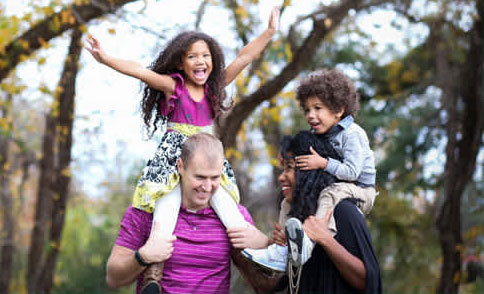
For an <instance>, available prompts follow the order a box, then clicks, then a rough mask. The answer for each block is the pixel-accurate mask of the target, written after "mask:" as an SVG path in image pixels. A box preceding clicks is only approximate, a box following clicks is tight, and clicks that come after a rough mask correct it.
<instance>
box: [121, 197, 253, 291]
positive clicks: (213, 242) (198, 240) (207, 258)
mask: <svg viewBox="0 0 484 294" xmlns="http://www.w3.org/2000/svg"><path fill="white" fill-rule="evenodd" d="M239 210H240V212H241V213H242V215H243V216H244V218H245V220H246V221H248V222H250V223H251V224H253V221H252V218H251V217H250V214H249V212H248V211H247V209H246V208H245V207H243V206H241V205H239ZM152 218H153V215H152V214H151V213H148V212H145V211H142V210H139V209H136V208H133V207H131V206H130V207H129V208H128V209H127V211H126V213H125V214H124V216H123V219H122V220H121V229H120V231H119V235H118V239H117V240H116V244H117V245H119V246H123V247H126V248H129V249H131V250H133V251H135V250H137V249H139V248H140V247H141V246H143V245H144V244H145V243H146V240H147V239H148V237H149V235H150V229H151V223H152ZM174 234H175V235H176V237H177V239H176V241H175V243H174V251H173V254H172V256H171V258H170V259H168V260H167V261H166V262H165V266H164V269H163V280H162V283H161V285H162V287H163V290H162V292H163V293H220V294H227V293H229V290H230V254H231V249H232V246H231V244H230V241H229V239H228V237H227V232H226V229H225V227H224V225H223V224H222V222H221V221H220V219H219V218H218V216H217V215H216V214H215V211H214V210H213V209H212V208H210V207H208V208H204V209H201V210H199V211H197V212H196V213H194V212H190V211H188V210H186V209H185V208H183V207H181V208H180V213H179V214H178V220H177V223H176V227H175V232H174ZM141 278H142V274H141V275H140V276H139V277H138V282H137V287H136V293H137V294H139V293H140V292H141Z"/></svg>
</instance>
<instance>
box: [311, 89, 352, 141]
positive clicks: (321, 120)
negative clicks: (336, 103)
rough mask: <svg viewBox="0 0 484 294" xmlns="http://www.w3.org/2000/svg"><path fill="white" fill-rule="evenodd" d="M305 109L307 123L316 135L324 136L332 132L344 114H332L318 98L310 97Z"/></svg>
mask: <svg viewBox="0 0 484 294" xmlns="http://www.w3.org/2000/svg"><path fill="white" fill-rule="evenodd" d="M303 109H304V115H305V116H306V121H307V122H308V124H309V126H310V127H311V129H313V131H314V132H315V133H316V134H324V133H326V132H327V131H329V130H331V128H332V127H334V126H335V125H336V124H337V123H338V122H339V121H340V120H341V116H342V115H343V112H344V110H341V111H340V112H337V113H335V112H332V111H331V110H330V109H329V108H328V107H327V106H326V105H324V103H323V102H321V100H319V98H318V97H316V96H312V97H309V98H308V99H307V100H306V103H305V105H304V108H303Z"/></svg>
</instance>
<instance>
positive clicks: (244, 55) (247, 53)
mask: <svg viewBox="0 0 484 294" xmlns="http://www.w3.org/2000/svg"><path fill="white" fill-rule="evenodd" d="M278 26H279V8H278V7H276V6H274V7H273V8H272V11H271V15H270V17H269V25H268V27H267V29H266V30H265V31H264V32H263V33H262V34H261V35H260V36H259V37H257V38H256V39H255V40H253V41H251V42H250V43H249V44H247V45H245V46H244V48H242V50H240V52H239V54H238V55H237V57H236V58H235V60H234V61H232V63H230V64H229V66H227V68H226V69H225V85H228V84H230V83H231V82H232V81H233V80H234V79H235V77H237V75H238V74H239V73H240V72H241V71H242V70H243V69H244V68H245V67H246V66H247V65H248V64H249V63H251V62H252V60H254V59H255V58H256V57H257V56H259V54H260V53H261V52H262V50H264V48H265V47H266V46H267V44H268V43H269V41H270V40H271V39H272V36H274V34H275V33H276V31H277V29H278Z"/></svg>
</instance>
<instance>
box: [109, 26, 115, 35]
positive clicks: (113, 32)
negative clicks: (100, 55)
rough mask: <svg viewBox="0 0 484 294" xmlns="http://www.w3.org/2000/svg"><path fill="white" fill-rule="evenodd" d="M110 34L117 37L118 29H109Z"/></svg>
mask: <svg viewBox="0 0 484 294" xmlns="http://www.w3.org/2000/svg"><path fill="white" fill-rule="evenodd" d="M108 33H110V34H111V35H115V34H116V29H114V28H110V29H108Z"/></svg>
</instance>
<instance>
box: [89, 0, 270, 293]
mask: <svg viewBox="0 0 484 294" xmlns="http://www.w3.org/2000/svg"><path fill="white" fill-rule="evenodd" d="M278 20H279V9H278V8H277V7H274V8H273V9H272V11H271V15H270V17H269V25H268V28H267V29H266V30H265V31H264V32H263V33H262V34H261V35H260V36H259V37H258V38H256V39H255V40H253V41H252V42H250V43H249V44H247V45H246V46H245V47H244V48H242V50H241V51H240V52H239V54H238V55H237V57H236V58H235V60H234V61H233V62H232V63H231V64H230V65H229V66H228V67H227V68H225V62H224V55H223V52H222V49H221V48H220V46H219V44H218V43H217V42H216V41H215V40H214V39H213V38H211V37H210V36H208V35H206V34H204V33H200V32H183V33H180V34H179V35H177V36H176V37H175V38H173V39H172V40H171V41H170V42H169V43H168V45H167V46H166V48H165V49H164V50H163V51H162V52H161V53H160V55H159V56H158V58H157V59H156V60H155V61H154V62H153V63H152V65H151V66H150V67H149V68H145V67H143V66H142V65H140V64H139V63H137V62H133V61H128V60H122V59H118V58H115V57H112V56H109V55H108V54H107V53H106V52H104V50H103V49H102V48H101V45H100V43H99V41H98V40H97V39H96V38H94V37H93V36H89V37H88V40H87V41H88V43H89V45H90V48H87V50H88V51H89V52H90V53H91V54H92V56H93V57H94V58H95V59H96V60H97V61H98V62H100V63H102V64H105V65H107V66H109V67H111V68H113V69H114V70H116V71H118V72H120V73H123V74H126V75H129V76H132V77H135V78H137V79H140V80H141V81H142V82H144V83H145V88H144V92H143V99H142V101H141V108H142V112H143V120H144V123H145V126H146V128H147V129H148V131H149V134H150V136H151V135H152V134H153V133H154V132H155V131H156V130H157V128H158V125H159V123H167V132H166V133H165V134H164V135H163V137H162V139H161V143H160V144H159V146H158V149H157V151H156V153H155V155H154V156H153V157H152V158H151V159H150V160H149V161H148V163H147V166H146V167H145V168H144V169H143V174H142V176H141V178H140V180H139V182H138V185H137V187H136V190H135V193H134V197H133V207H136V208H138V209H142V210H145V211H148V212H153V213H154V215H153V218H154V222H153V223H155V222H156V223H157V224H159V225H157V226H156V228H157V229H156V231H154V230H152V232H151V234H161V235H162V236H166V238H170V237H171V235H172V234H173V231H174V228H175V225H176V221H177V217H178V210H179V208H180V204H181V196H180V195H181V194H180V187H179V177H178V172H177V168H176V161H177V159H178V157H179V156H180V151H181V144H182V143H183V142H184V141H185V139H186V138H187V136H190V135H192V134H195V133H199V132H208V133H213V131H212V125H213V120H214V119H215V118H216V117H217V116H218V115H219V114H220V113H221V111H222V110H225V109H226V108H225V107H224V106H223V102H224V100H225V98H226V93H225V90H224V88H225V86H227V85H228V84H229V83H230V82H232V81H233V80H234V79H235V78H236V76H237V75H238V74H239V73H240V72H241V71H242V70H243V69H244V68H245V67H246V66H247V65H248V64H249V63H250V62H252V60H254V59H255V58H256V57H257V56H258V55H259V54H260V53H261V52H262V50H263V49H264V48H265V47H266V45H267V44H268V43H269V41H270V40H271V38H272V36H273V35H274V34H275V33H276V30H277V27H278ZM221 186H222V188H220V189H217V192H216V193H215V194H214V195H213V196H212V198H211V200H210V205H211V207H212V208H213V209H214V210H215V212H216V213H217V215H218V216H219V218H220V220H221V221H222V222H223V224H224V225H225V226H226V227H227V228H231V227H241V226H247V224H246V222H245V220H244V218H243V216H242V215H241V214H240V212H239V210H238V209H237V206H236V204H237V203H238V201H239V192H238V189H237V186H236V183H235V178H234V174H233V171H232V169H231V167H230V165H229V164H228V162H227V161H225V163H224V170H223V175H222V178H221ZM230 198H232V199H230ZM136 258H137V260H139V262H140V263H142V262H143V259H142V256H139V253H138V255H137V256H136ZM162 266H163V265H162V264H157V265H151V266H150V267H148V269H147V270H146V271H145V274H144V282H143V285H144V286H143V287H142V289H143V290H142V293H160V292H161V285H160V281H161V274H162Z"/></svg>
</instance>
